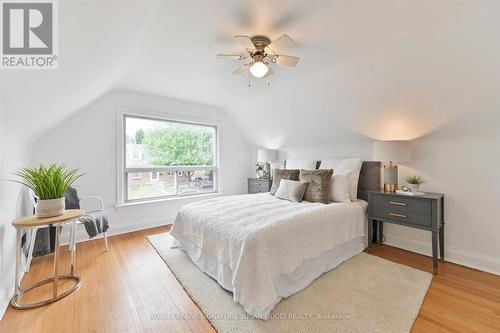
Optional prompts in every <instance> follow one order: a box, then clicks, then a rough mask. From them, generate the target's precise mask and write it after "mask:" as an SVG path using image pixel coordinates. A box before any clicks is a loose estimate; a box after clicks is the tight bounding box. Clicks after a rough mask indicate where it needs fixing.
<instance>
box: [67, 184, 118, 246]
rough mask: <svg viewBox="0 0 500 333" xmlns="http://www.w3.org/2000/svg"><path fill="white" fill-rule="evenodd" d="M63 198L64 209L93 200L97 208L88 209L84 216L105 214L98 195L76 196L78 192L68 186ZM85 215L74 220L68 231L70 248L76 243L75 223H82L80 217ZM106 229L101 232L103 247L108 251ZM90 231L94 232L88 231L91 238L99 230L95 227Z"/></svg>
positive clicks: (102, 203)
mask: <svg viewBox="0 0 500 333" xmlns="http://www.w3.org/2000/svg"><path fill="white" fill-rule="evenodd" d="M65 198H66V209H80V203H81V202H82V201H94V202H97V204H98V206H99V208H98V209H96V210H92V211H88V212H87V215H86V216H94V217H100V216H101V217H102V216H103V215H106V216H107V213H106V211H105V210H104V201H103V200H102V198H101V197H98V196H88V197H78V193H77V191H76V189H74V188H72V187H70V188H69V189H68V191H67V192H66V194H65ZM86 216H84V217H82V218H81V219H79V220H77V221H75V225H74V226H73V228H72V230H71V233H70V241H69V245H70V249H71V248H72V247H73V248H74V247H75V244H76V225H77V224H80V225H82V224H84V222H83V221H82V219H85V218H86ZM106 230H107V229H106ZM106 230H104V231H103V232H102V234H103V240H104V248H105V250H106V251H108V249H109V247H108V233H107V231H106ZM87 232H88V230H87ZM92 232H93V233H94V234H93V235H90V233H89V236H90V237H91V238H92V237H94V236H96V235H97V234H99V233H100V231H99V230H97V229H96V230H93V231H92Z"/></svg>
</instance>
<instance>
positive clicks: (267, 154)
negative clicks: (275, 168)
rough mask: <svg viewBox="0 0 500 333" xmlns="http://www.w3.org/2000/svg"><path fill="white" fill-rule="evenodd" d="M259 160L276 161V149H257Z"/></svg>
mask: <svg viewBox="0 0 500 333" xmlns="http://www.w3.org/2000/svg"><path fill="white" fill-rule="evenodd" d="M257 160H258V161H259V162H274V161H276V150H270V149H259V150H257Z"/></svg>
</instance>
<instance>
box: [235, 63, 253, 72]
mask: <svg viewBox="0 0 500 333" xmlns="http://www.w3.org/2000/svg"><path fill="white" fill-rule="evenodd" d="M249 69H250V64H245V65H243V66H241V67H240V68H238V69H237V70H235V71H234V72H233V74H243V73H245V72H246V71H248V70H249Z"/></svg>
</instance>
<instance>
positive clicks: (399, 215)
mask: <svg viewBox="0 0 500 333" xmlns="http://www.w3.org/2000/svg"><path fill="white" fill-rule="evenodd" d="M389 215H391V216H396V217H404V218H407V217H408V216H406V215H403V214H397V213H389Z"/></svg>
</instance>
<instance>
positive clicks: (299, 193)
mask: <svg viewBox="0 0 500 333" xmlns="http://www.w3.org/2000/svg"><path fill="white" fill-rule="evenodd" d="M306 188H307V183H305V182H299V181H297V180H288V179H283V178H282V179H281V180H280V187H278V191H276V194H275V195H274V196H275V197H276V198H278V199H285V200H288V201H293V202H301V201H302V197H303V196H304V192H305V191H306Z"/></svg>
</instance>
